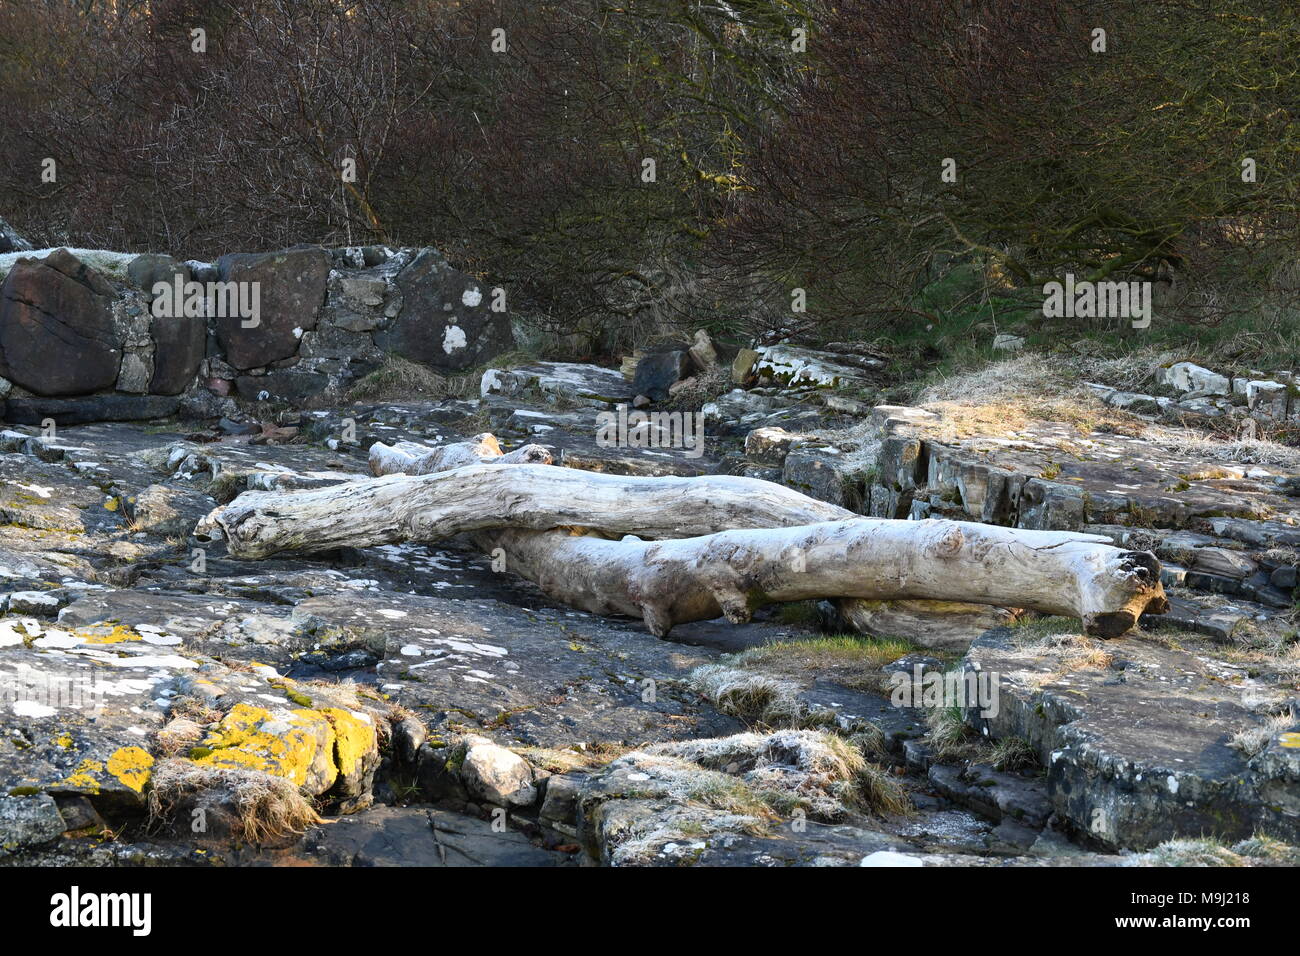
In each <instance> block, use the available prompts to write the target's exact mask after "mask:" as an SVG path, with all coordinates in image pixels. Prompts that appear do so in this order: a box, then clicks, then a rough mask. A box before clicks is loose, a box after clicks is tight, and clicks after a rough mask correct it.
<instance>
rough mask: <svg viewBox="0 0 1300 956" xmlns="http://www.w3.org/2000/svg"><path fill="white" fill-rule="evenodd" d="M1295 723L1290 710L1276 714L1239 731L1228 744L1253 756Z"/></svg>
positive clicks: (1248, 755)
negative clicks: (1275, 736)
mask: <svg viewBox="0 0 1300 956" xmlns="http://www.w3.org/2000/svg"><path fill="white" fill-rule="evenodd" d="M1294 724H1295V718H1294V717H1292V716H1291V713H1290V711H1287V712H1286V713H1285V714H1275V715H1273V716H1271V717H1267V718H1265V720H1264V722H1263V723H1262V724H1258V725H1256V726H1254V727H1249V728H1247V729H1245V730H1239V731H1237V732H1236V733H1235V734H1233V735H1232V739H1231V740H1229V741H1228V746H1229V747H1232V748H1233V749H1235V750H1239V751H1241V752H1242V753H1243V754H1245V755H1246V756H1247V757H1253V756H1255V755H1256V754H1258V753H1260V752H1261V751H1263V749H1264V748H1265V747H1267V746H1268V742H1269V741H1270V740H1272V739H1273V737H1274V735H1276V734H1280V733H1284V732H1286V731H1288V730H1290V729H1291V728H1292V726H1293V725H1294Z"/></svg>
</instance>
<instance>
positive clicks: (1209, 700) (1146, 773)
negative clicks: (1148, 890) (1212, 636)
mask: <svg viewBox="0 0 1300 956" xmlns="http://www.w3.org/2000/svg"><path fill="white" fill-rule="evenodd" d="M1180 643H1181V645H1183V646H1179V645H1171V644H1166V643H1165V642H1162V641H1159V640H1156V639H1153V638H1150V637H1147V636H1144V635H1142V634H1141V633H1140V632H1139V633H1134V634H1130V635H1129V636H1126V637H1124V638H1121V639H1119V640H1114V641H1108V642H1106V643H1105V646H1104V651H1105V652H1106V653H1107V654H1109V655H1112V658H1113V659H1112V660H1111V662H1110V664H1109V665H1108V666H1097V662H1093V663H1091V664H1090V663H1088V661H1087V660H1081V659H1080V657H1079V655H1080V653H1081V651H1086V650H1087V648H1085V647H1084V646H1083V645H1078V646H1076V645H1075V644H1073V643H1070V642H1066V643H1063V644H1058V645H1057V646H1045V645H1044V644H1042V643H1035V642H1032V641H1024V640H1023V639H1018V636H1017V632H1016V630H1015V629H1011V628H999V629H996V630H993V631H989V632H988V633H987V634H985V635H983V636H982V637H980V638H979V639H978V640H976V641H975V643H974V644H972V645H971V648H970V651H969V652H968V654H967V658H966V667H967V668H976V669H978V670H981V671H984V672H986V673H989V674H996V675H1000V683H999V686H1000V704H999V707H998V712H997V713H996V714H994V715H990V716H988V717H981V716H980V712H979V711H978V710H972V711H968V712H967V719H968V721H970V722H971V723H973V724H974V725H975V726H976V727H977V728H978V729H980V730H981V731H982V732H984V733H986V734H988V735H989V736H991V737H993V738H1002V737H1010V736H1019V737H1022V738H1024V739H1026V740H1027V741H1029V743H1030V744H1031V746H1033V747H1034V748H1035V749H1036V750H1037V751H1038V752H1039V755H1040V757H1041V759H1042V761H1043V763H1044V765H1045V766H1046V767H1047V787H1048V792H1049V794H1050V796H1051V799H1052V803H1053V805H1054V807H1055V808H1056V810H1057V812H1058V813H1060V814H1061V815H1063V816H1064V817H1066V818H1068V819H1069V820H1071V821H1072V822H1073V823H1074V824H1075V825H1076V826H1078V827H1079V828H1080V829H1081V830H1083V831H1085V832H1087V833H1089V834H1091V835H1092V836H1093V837H1095V838H1097V839H1099V840H1102V841H1104V842H1105V843H1108V844H1111V845H1113V846H1118V847H1123V848H1133V849H1146V848H1148V847H1151V846H1154V845H1156V844H1158V843H1160V842H1162V841H1164V840H1169V839H1173V838H1175V837H1199V836H1201V835H1203V834H1211V833H1212V834H1216V835H1218V836H1220V837H1221V838H1223V839H1225V840H1234V839H1244V838H1246V837H1249V836H1250V835H1251V834H1252V833H1254V832H1256V831H1257V830H1258V831H1263V832H1266V833H1269V834H1271V835H1273V836H1276V837H1278V838H1279V839H1283V840H1285V841H1287V842H1291V843H1294V842H1296V840H1297V837H1300V789H1298V788H1297V781H1300V774H1297V771H1296V768H1297V767H1298V766H1300V748H1292V749H1291V750H1290V751H1289V752H1288V751H1286V749H1285V748H1284V747H1282V742H1283V741H1282V739H1281V738H1282V735H1280V734H1279V735H1276V736H1275V739H1274V740H1273V742H1272V743H1270V744H1269V748H1268V749H1267V750H1266V751H1265V752H1264V754H1262V755H1261V756H1260V757H1256V758H1250V757H1248V756H1247V755H1246V754H1244V753H1243V752H1241V751H1240V750H1237V749H1234V748H1233V747H1231V746H1230V745H1229V744H1230V741H1231V740H1232V738H1233V735H1234V734H1236V733H1238V732H1239V731H1243V730H1247V729H1250V728H1253V727H1258V726H1259V725H1260V724H1261V723H1262V722H1263V716H1261V715H1260V714H1258V713H1255V712H1253V711H1252V710H1251V709H1248V707H1247V706H1245V703H1246V702H1247V701H1249V700H1250V699H1251V698H1252V697H1253V696H1269V695H1271V696H1274V697H1276V696H1278V695H1279V694H1282V696H1285V691H1284V689H1282V688H1281V687H1280V685H1279V684H1277V683H1276V680H1277V678H1278V675H1272V677H1273V682H1272V683H1270V682H1269V681H1268V680H1266V679H1262V678H1264V677H1266V676H1267V675H1257V676H1254V677H1252V676H1250V675H1249V674H1248V672H1247V669H1246V668H1245V667H1244V666H1239V665H1235V664H1230V663H1227V662H1225V661H1222V660H1219V659H1216V658H1214V657H1212V656H1210V655H1209V654H1207V653H1197V652H1196V651H1195V650H1191V649H1185V646H1187V645H1193V644H1194V640H1193V639H1191V638H1183V639H1182V641H1181V642H1180ZM1089 647H1091V645H1089ZM1287 686H1289V685H1287Z"/></svg>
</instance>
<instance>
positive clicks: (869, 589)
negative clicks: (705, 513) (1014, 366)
mask: <svg viewBox="0 0 1300 956" xmlns="http://www.w3.org/2000/svg"><path fill="white" fill-rule="evenodd" d="M474 540H475V543H476V544H477V545H478V546H479V547H482V548H486V549H492V548H500V549H501V554H502V556H503V557H504V559H505V566H506V568H507V569H509V570H511V571H514V572H515V573H517V574H521V575H523V576H524V577H526V578H528V579H529V580H531V581H533V582H535V583H536V584H537V585H538V586H539V587H541V589H542V590H543V591H545V592H546V593H547V594H549V595H550V596H551V597H553V598H556V599H557V600H560V601H562V602H564V603H566V604H571V605H573V606H575V607H580V608H583V609H584V610H587V611H592V612H594V613H596V614H624V615H629V616H632V617H641V618H643V619H644V620H645V622H646V626H647V627H648V628H649V629H650V631H651V632H652V633H654V634H656V635H658V636H660V637H662V636H664V635H665V634H667V633H668V632H669V631H670V630H671V629H672V627H673V626H674V625H675V624H681V623H684V622H687V621H700V620H708V619H711V618H714V617H717V616H718V615H719V614H722V615H725V616H726V617H727V619H728V620H730V621H732V622H737V623H739V622H744V621H748V620H749V618H750V615H751V614H752V613H753V612H754V610H755V609H756V608H758V607H760V606H762V605H764V604H770V603H773V602H779V601H804V600H809V599H813V598H864V599H870V600H897V599H915V598H922V599H929V600H948V601H965V602H969V603H972V604H992V605H1001V606H1013V607H1024V608H1030V609H1032V610H1035V611H1041V612H1043V613H1045V614H1059V615H1064V616H1066V617H1077V618H1080V619H1081V620H1082V621H1083V625H1084V629H1085V630H1086V631H1087V632H1088V633H1090V634H1095V635H1097V636H1100V637H1117V636H1118V635H1120V634H1123V633H1124V632H1125V631H1127V630H1129V629H1130V628H1131V627H1133V626H1134V624H1136V623H1137V619H1138V617H1139V616H1140V615H1141V614H1143V613H1146V612H1148V611H1149V612H1151V613H1156V614H1159V613H1163V612H1164V611H1166V610H1168V602H1167V600H1166V599H1165V596H1164V589H1163V588H1162V587H1161V584H1160V565H1159V563H1158V562H1157V561H1156V559H1155V558H1154V557H1153V556H1152V555H1151V554H1149V553H1147V552H1134V551H1122V550H1120V549H1119V548H1115V547H1112V546H1111V545H1110V544H1109V542H1108V541H1107V539H1105V538H1102V537H1100V536H1097V535H1087V534H1074V533H1072V532H1059V531H1025V530H1021V529H1016V528H1003V527H998V526H996V525H984V524H974V523H968V522H958V521H944V520H926V521H899V520H891V519H886V518H870V519H863V518H859V519H856V520H849V521H834V522H825V523H822V524H814V525H808V526H802V527H791V528H767V529H757V530H739V531H723V532H720V533H717V534H710V535H705V536H703V537H698V538H689V539H685V540H677V541H639V540H635V539H624V540H622V541H609V540H602V539H599V538H594V537H583V536H561V535H555V534H547V533H544V532H543V533H538V532H534V531H522V530H516V529H511V530H502V531H495V532H482V533H479V534H476V535H475V536H474Z"/></svg>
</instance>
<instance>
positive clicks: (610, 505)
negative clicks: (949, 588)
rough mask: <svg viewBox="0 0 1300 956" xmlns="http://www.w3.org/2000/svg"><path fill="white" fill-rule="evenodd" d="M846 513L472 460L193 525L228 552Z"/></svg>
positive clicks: (764, 485)
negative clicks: (494, 531) (485, 532)
mask: <svg viewBox="0 0 1300 956" xmlns="http://www.w3.org/2000/svg"><path fill="white" fill-rule="evenodd" d="M848 514H851V512H847V511H845V510H844V509H843V508H839V507H837V506H835V505H832V504H829V503H828V502H824V501H817V500H816V499H814V498H809V497H808V496H807V495H803V494H800V493H799V492H797V491H795V490H793V489H792V488H786V487H785V486H783V485H777V484H773V483H772V482H770V481H761V480H760V479H757V478H739V477H734V476H731V475H704V476H701V477H697V478H678V477H663V478H646V477H640V476H631V475H606V474H600V473H597V472H590V471H579V470H577V469H574V468H560V467H558V466H555V465H519V464H517V465H512V466H511V467H509V468H503V467H501V466H500V465H497V464H478V465H469V466H466V467H462V468H456V469H453V470H451V471H444V472H440V473H438V474H432V475H414V476H412V475H385V476H384V477H382V478H372V479H368V480H361V481H351V482H346V483H344V484H338V485H330V486H329V487H327V488H317V489H312V490H309V491H296V492H289V493H287V494H286V493H277V492H259V491H248V492H245V493H244V494H242V495H240V496H239V497H238V498H236V499H235V500H234V501H232V502H231V503H230V504H228V505H225V506H224V507H221V508H217V509H216V510H215V511H213V512H212V513H211V514H209V515H208V516H207V517H206V518H204V519H203V520H202V521H200V522H199V526H198V528H197V529H196V534H198V535H199V536H200V537H203V536H210V535H211V534H212V532H213V530H214V529H220V531H221V532H222V534H223V535H224V536H225V538H226V540H227V543H228V547H229V551H230V554H231V556H232V557H237V558H265V557H268V556H270V555H272V554H275V553H277V552H280V551H329V550H332V549H335V548H343V547H354V548H365V547H371V546H373V545H379V544H394V543H397V542H401V541H436V540H439V539H441V538H448V537H451V536H453V535H456V534H461V533H463V532H466V531H476V530H480V529H484V528H505V527H516V528H531V529H535V530H539V531H541V530H546V529H548V528H568V527H581V528H586V529H589V530H591V531H594V532H597V533H601V534H608V535H615V536H620V535H624V534H635V535H638V536H639V537H643V538H686V537H691V536H693V535H698V534H705V533H708V532H712V531H719V530H722V529H726V528H764V527H772V526H789V525H801V524H811V523H813V522H817V521H826V520H831V519H837V518H843V517H845V516H846V515H848Z"/></svg>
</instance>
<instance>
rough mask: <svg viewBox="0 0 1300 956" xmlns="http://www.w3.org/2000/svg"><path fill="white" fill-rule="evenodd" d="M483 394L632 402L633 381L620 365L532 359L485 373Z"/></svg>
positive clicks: (606, 403) (603, 403)
mask: <svg viewBox="0 0 1300 956" xmlns="http://www.w3.org/2000/svg"><path fill="white" fill-rule="evenodd" d="M480 394H481V395H482V396H483V397H484V398H487V397H488V396H490V395H501V396H507V397H520V398H525V397H527V396H532V397H534V398H536V397H542V398H549V399H561V400H564V401H569V402H578V403H581V404H585V405H595V406H610V405H617V404H619V403H620V402H631V401H632V398H633V395H632V384H631V383H630V382H628V381H627V380H626V379H624V378H623V374H622V373H621V372H620V371H619V370H618V369H613V368H601V367H600V366H599V365H580V364H575V363H572V362H533V363H531V364H528V365H516V366H515V367H514V368H511V369H495V368H490V369H488V370H487V371H486V372H484V373H483V381H482V383H481V386H480Z"/></svg>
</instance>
